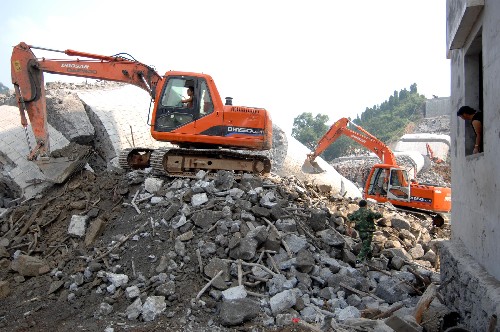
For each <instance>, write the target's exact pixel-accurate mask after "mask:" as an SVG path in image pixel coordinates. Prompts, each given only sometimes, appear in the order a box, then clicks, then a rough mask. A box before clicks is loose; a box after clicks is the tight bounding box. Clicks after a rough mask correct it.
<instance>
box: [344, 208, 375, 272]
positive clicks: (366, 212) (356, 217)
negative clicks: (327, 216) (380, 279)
mask: <svg viewBox="0 0 500 332" xmlns="http://www.w3.org/2000/svg"><path fill="white" fill-rule="evenodd" d="M366 205H367V203H366V201H365V200H361V201H359V209H358V210H357V211H355V212H353V213H350V214H349V215H348V216H347V218H348V219H349V220H350V221H354V222H355V226H354V229H356V230H357V231H358V233H359V237H360V238H361V242H362V243H363V247H362V248H361V251H360V252H359V254H358V257H357V260H356V263H357V264H359V263H361V262H362V261H363V260H364V259H366V257H368V258H371V256H372V248H371V244H372V238H373V232H375V222H374V221H375V220H376V219H380V218H382V215H381V214H380V213H378V212H373V211H371V210H370V209H368V208H367V207H366Z"/></svg>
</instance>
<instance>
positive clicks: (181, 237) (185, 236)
mask: <svg viewBox="0 0 500 332" xmlns="http://www.w3.org/2000/svg"><path fill="white" fill-rule="evenodd" d="M193 237H194V232H193V231H192V230H190V231H187V232H185V233H182V234H181V235H179V236H178V237H177V239H178V240H179V241H182V242H186V241H189V240H191V239H192V238H193Z"/></svg>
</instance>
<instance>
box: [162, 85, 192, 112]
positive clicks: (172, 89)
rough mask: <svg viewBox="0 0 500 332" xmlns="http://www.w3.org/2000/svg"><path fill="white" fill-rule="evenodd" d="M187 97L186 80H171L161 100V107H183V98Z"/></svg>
mask: <svg viewBox="0 0 500 332" xmlns="http://www.w3.org/2000/svg"><path fill="white" fill-rule="evenodd" d="M183 95H187V87H186V80H185V79H182V78H171V79H169V80H168V82H167V87H166V88H165V92H164V93H163V96H162V98H161V105H162V106H166V107H181V106H182V102H181V100H182V96H183Z"/></svg>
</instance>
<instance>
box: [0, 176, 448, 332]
mask: <svg viewBox="0 0 500 332" xmlns="http://www.w3.org/2000/svg"><path fill="white" fill-rule="evenodd" d="M227 173H228V172H224V171H221V172H219V173H218V174H217V176H216V177H215V178H213V179H209V178H207V177H205V176H201V175H200V177H199V178H197V179H171V178H162V179H161V181H158V180H157V179H156V176H155V175H154V174H152V173H151V172H149V171H148V170H146V171H133V172H129V173H125V174H120V173H113V172H102V173H92V172H90V171H82V172H80V173H78V174H76V175H74V176H73V178H72V179H71V180H70V181H68V182H67V183H66V184H64V185H59V186H54V187H53V188H50V189H48V190H47V191H46V192H45V193H44V194H43V195H39V197H36V198H35V199H33V200H29V201H26V202H23V203H22V204H21V205H19V206H18V207H17V208H16V209H14V210H13V211H12V213H10V215H9V216H8V217H4V218H2V219H1V231H0V239H7V241H2V242H1V243H4V244H7V245H6V246H4V247H3V248H2V251H0V252H4V253H5V255H4V257H3V258H1V260H0V264H1V266H2V267H3V268H2V269H1V270H0V271H1V272H0V280H2V281H3V282H4V283H6V285H7V286H8V288H7V289H8V291H6V292H5V294H6V295H5V297H4V298H3V299H2V301H3V303H4V305H3V306H2V308H1V309H0V317H2V318H1V319H0V330H2V331H11V330H15V329H23V328H24V329H27V328H31V329H32V328H36V329H39V330H57V328H58V327H60V326H64V325H61V324H78V326H85V328H86V329H90V330H104V329H106V328H115V329H116V330H119V329H121V328H123V327H127V328H130V329H134V330H137V331H143V330H144V331H145V330H148V329H151V328H153V327H155V328H163V329H168V330H172V331H182V330H191V331H203V330H206V327H207V326H208V327H210V329H211V330H220V331H226V330H228V331H229V330H230V329H231V328H232V327H235V326H239V327H245V328H256V329H260V330H266V331H267V330H271V329H276V330H279V329H282V330H283V331H285V330H286V329H287V328H291V326H292V325H291V324H295V326H296V327H297V328H303V329H304V330H308V327H307V326H308V325H307V324H309V325H310V326H314V327H315V328H317V329H320V330H325V331H326V330H328V329H329V328H332V327H333V328H337V329H338V328H340V327H343V328H344V329H346V330H349V329H348V326H349V324H351V325H352V326H356V324H358V323H359V321H360V320H366V319H372V318H374V317H376V316H377V315H380V314H383V313H384V312H389V311H390V310H391V309H393V308H395V307H396V306H401V308H406V309H407V310H409V311H412V310H414V309H415V306H416V304H417V302H418V299H419V297H420V296H421V294H422V293H423V292H424V291H425V289H426V288H427V286H428V285H430V284H431V283H439V272H438V271H439V262H438V260H436V257H435V253H436V252H437V249H436V247H435V243H436V242H437V241H440V240H441V238H443V237H444V238H445V237H447V236H448V230H447V229H436V228H434V227H433V226H432V222H431V221H429V220H420V219H418V218H415V217H414V216H412V215H409V214H404V213H401V212H399V211H396V210H393V209H392V208H391V207H390V206H385V205H373V206H372V208H373V209H375V210H378V211H379V212H381V213H382V214H383V216H384V218H383V219H381V220H379V222H378V226H377V231H376V232H375V234H374V250H373V253H374V256H375V258H374V259H373V260H372V261H370V262H369V263H368V265H364V266H362V267H355V255H356V254H357V253H358V252H359V250H360V249H361V244H360V240H359V237H358V235H357V234H356V232H354V234H352V235H351V236H347V234H346V223H345V222H346V216H347V214H348V213H350V212H352V211H354V210H355V209H357V201H356V200H352V199H344V198H338V196H337V195H333V194H332V193H331V192H321V191H320V190H319V188H318V186H316V185H313V184H311V183H307V182H302V181H300V180H298V179H297V178H295V177H279V176H270V177H267V178H258V177H254V176H251V175H245V176H243V178H242V179H241V180H235V179H234V178H233V177H231V176H228V174H227ZM152 182H154V183H156V184H160V183H161V184H160V186H159V187H158V188H155V196H154V197H151V194H150V193H149V192H148V191H147V190H146V185H150V184H151V183H152ZM200 194H203V195H204V196H206V198H207V199H206V200H202V201H197V203H195V204H193V200H192V198H193V197H195V196H196V195H200ZM134 197H135V198H134ZM153 198H159V199H160V200H159V201H157V202H156V203H155V204H153V203H152V199H153ZM74 202H84V204H74ZM134 205H135V207H134ZM139 212H140V213H139ZM75 216H77V217H86V218H84V219H88V220H87V221H86V224H87V225H89V224H90V223H92V222H93V221H95V220H101V221H102V222H100V224H101V227H100V231H99V232H98V233H97V234H94V235H93V241H92V242H91V243H89V241H85V236H82V237H80V236H78V237H75V236H73V235H72V234H71V233H70V232H69V231H68V225H69V224H70V222H71V220H72V219H74V218H75ZM398 225H399V226H398ZM396 227H398V228H396ZM86 231H87V232H89V228H88V227H87V228H86ZM94 232H95V231H94ZM415 248H418V250H416V249H415ZM20 257H32V258H33V259H26V258H25V259H23V260H22V262H24V263H23V265H22V268H20V267H19V264H17V265H16V264H14V262H15V261H18V262H21V261H19V258H20ZM16 259H17V260H16ZM22 271H29V272H22ZM7 308H8V309H7ZM236 309H238V310H236ZM47 317H50V319H47ZM292 319H294V320H292ZM294 321H295V322H296V323H293V322H294ZM380 324H383V323H380ZM310 326H309V328H310ZM61 330H64V329H61ZM353 330H355V329H354V328H353Z"/></svg>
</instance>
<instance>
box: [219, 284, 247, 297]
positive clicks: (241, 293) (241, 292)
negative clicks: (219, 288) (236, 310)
mask: <svg viewBox="0 0 500 332" xmlns="http://www.w3.org/2000/svg"><path fill="white" fill-rule="evenodd" d="M246 297H247V291H246V290H245V286H243V285H241V286H236V287H231V288H228V289H226V290H225V291H223V292H222V299H223V300H224V301H232V300H239V299H244V298H246Z"/></svg>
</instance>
